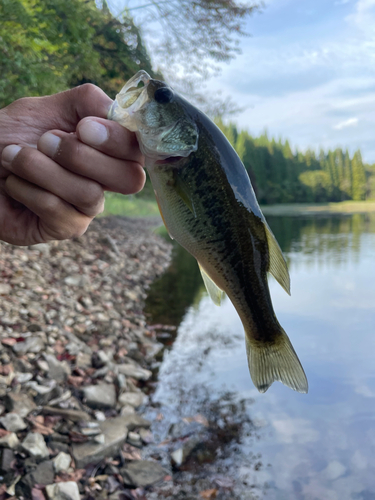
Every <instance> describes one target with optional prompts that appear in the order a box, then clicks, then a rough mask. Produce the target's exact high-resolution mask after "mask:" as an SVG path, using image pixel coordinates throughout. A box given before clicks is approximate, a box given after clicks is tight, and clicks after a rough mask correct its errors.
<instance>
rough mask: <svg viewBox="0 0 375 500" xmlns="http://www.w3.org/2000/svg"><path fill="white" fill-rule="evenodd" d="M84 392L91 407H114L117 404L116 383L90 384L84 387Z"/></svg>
mask: <svg viewBox="0 0 375 500" xmlns="http://www.w3.org/2000/svg"><path fill="white" fill-rule="evenodd" d="M83 394H84V397H85V400H86V404H87V406H90V408H114V407H115V406H116V388H115V386H114V384H98V385H89V386H87V387H84V388H83Z"/></svg>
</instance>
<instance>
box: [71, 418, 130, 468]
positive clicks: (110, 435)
mask: <svg viewBox="0 0 375 500" xmlns="http://www.w3.org/2000/svg"><path fill="white" fill-rule="evenodd" d="M99 426H100V430H101V432H102V434H103V435H104V438H105V439H104V443H92V442H87V443H83V444H73V457H74V460H75V462H76V466H77V467H78V468H79V469H80V468H83V467H86V465H88V464H97V463H99V462H100V461H101V460H103V458H105V457H110V456H113V455H114V454H115V453H117V452H118V450H119V449H120V447H121V446H122V444H123V443H125V441H126V438H127V435H128V427H127V419H126V417H116V418H113V419H108V420H106V421H105V422H102V423H100V424H99Z"/></svg>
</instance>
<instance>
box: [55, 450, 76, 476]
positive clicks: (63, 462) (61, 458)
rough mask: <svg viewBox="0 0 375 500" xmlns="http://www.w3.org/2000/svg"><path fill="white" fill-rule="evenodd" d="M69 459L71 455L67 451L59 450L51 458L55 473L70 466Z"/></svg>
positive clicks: (70, 459)
mask: <svg viewBox="0 0 375 500" xmlns="http://www.w3.org/2000/svg"><path fill="white" fill-rule="evenodd" d="M71 461H72V457H71V456H70V455H69V454H68V453H64V452H63V451H60V453H58V454H57V455H56V456H55V458H54V459H53V460H52V462H53V466H54V468H55V472H56V474H58V473H59V472H61V471H67V470H68V469H69V467H70V463H71Z"/></svg>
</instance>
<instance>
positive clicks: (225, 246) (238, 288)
mask: <svg viewBox="0 0 375 500" xmlns="http://www.w3.org/2000/svg"><path fill="white" fill-rule="evenodd" d="M108 118H109V119H111V120H114V121H116V122H118V123H120V124H121V125H122V126H124V127H125V128H127V129H128V130H130V131H132V132H135V134H136V136H137V139H138V142H139V146H140V149H141V151H142V153H143V155H144V156H145V167H146V169H147V171H148V173H149V176H150V180H151V183H152V186H153V189H154V192H155V196H156V200H157V203H158V206H159V209H160V214H161V216H162V219H163V222H164V224H165V226H166V228H167V231H168V233H169V235H170V236H171V238H173V239H175V240H176V241H177V242H178V243H179V244H180V245H182V246H183V247H184V248H185V249H186V250H187V251H188V252H189V253H190V254H191V255H193V256H194V257H195V258H196V260H197V261H198V265H199V269H200V271H201V274H202V278H203V281H204V284H205V286H206V288H207V292H208V294H209V295H210V297H211V298H212V300H213V302H214V303H215V304H217V305H219V304H220V302H221V299H222V296H223V294H224V293H225V294H226V295H227V296H228V297H229V299H230V300H231V302H232V304H233V305H234V307H235V309H236V311H237V313H238V315H239V317H240V319H241V321H242V324H243V327H244V331H245V343H246V353H247V358H248V366H249V371H250V376H251V379H252V381H253V383H254V385H255V387H256V388H257V389H258V391H259V392H261V393H263V392H266V391H267V389H268V388H269V387H270V386H271V385H272V383H273V382H274V381H280V382H282V383H283V384H284V385H286V386H288V387H290V388H291V389H293V390H295V391H298V392H300V393H307V391H308V382H307V378H306V375H305V372H304V370H303V368H302V365H301V363H300V361H299V359H298V356H297V354H296V352H295V350H294V348H293V346H292V344H291V342H290V340H289V338H288V336H287V334H286V333H285V331H284V329H283V328H282V326H281V325H280V323H279V322H278V320H277V318H276V315H275V312H274V309H273V305H272V300H271V295H270V291H269V287H268V273H270V274H272V275H273V276H274V277H275V279H276V280H277V281H278V282H279V283H280V285H281V286H282V287H283V288H284V289H285V291H286V292H287V293H288V294H290V277H289V272H288V267H287V263H286V261H285V258H284V256H283V254H282V251H281V249H280V247H279V245H278V243H277V241H276V239H275V236H274V235H273V233H272V231H271V229H270V227H269V226H268V224H267V221H266V219H265V217H264V215H263V213H262V211H261V209H260V207H259V205H258V202H257V199H256V196H255V193H254V190H253V187H252V185H251V182H250V178H249V176H248V174H247V171H246V169H245V167H244V165H243V163H242V162H241V160H240V158H239V157H238V155H237V153H236V152H235V150H234V149H233V147H232V146H231V144H230V143H229V141H228V140H227V139H226V137H225V136H224V134H223V133H222V132H221V130H220V129H219V128H218V127H217V126H216V125H215V123H214V122H213V121H211V119H210V118H209V117H208V116H206V115H205V114H204V113H203V112H202V111H200V110H199V109H198V108H196V107H195V106H193V105H192V104H191V103H190V102H188V101H187V100H186V99H185V98H184V97H183V96H181V95H179V94H178V93H177V92H175V91H174V90H173V88H172V87H171V86H169V85H168V84H167V83H165V82H163V81H160V80H156V79H153V78H151V77H150V75H148V74H147V73H146V72H145V71H143V70H141V71H139V72H138V73H137V74H136V75H134V76H133V77H132V78H131V79H130V80H129V81H128V82H127V83H126V84H125V86H124V87H123V88H122V90H121V91H120V92H119V94H118V95H117V96H116V99H115V101H114V102H113V104H112V106H111V108H110V111H109V114H108Z"/></svg>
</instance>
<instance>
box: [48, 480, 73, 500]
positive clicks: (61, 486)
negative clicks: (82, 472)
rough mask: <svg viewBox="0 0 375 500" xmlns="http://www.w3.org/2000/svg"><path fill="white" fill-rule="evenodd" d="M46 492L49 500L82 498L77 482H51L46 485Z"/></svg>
mask: <svg viewBox="0 0 375 500" xmlns="http://www.w3.org/2000/svg"><path fill="white" fill-rule="evenodd" d="M46 493H47V496H48V499H49V500H80V499H81V495H80V493H79V489H78V485H77V483H75V482H73V481H67V482H64V483H55V484H49V485H47V486H46Z"/></svg>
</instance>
